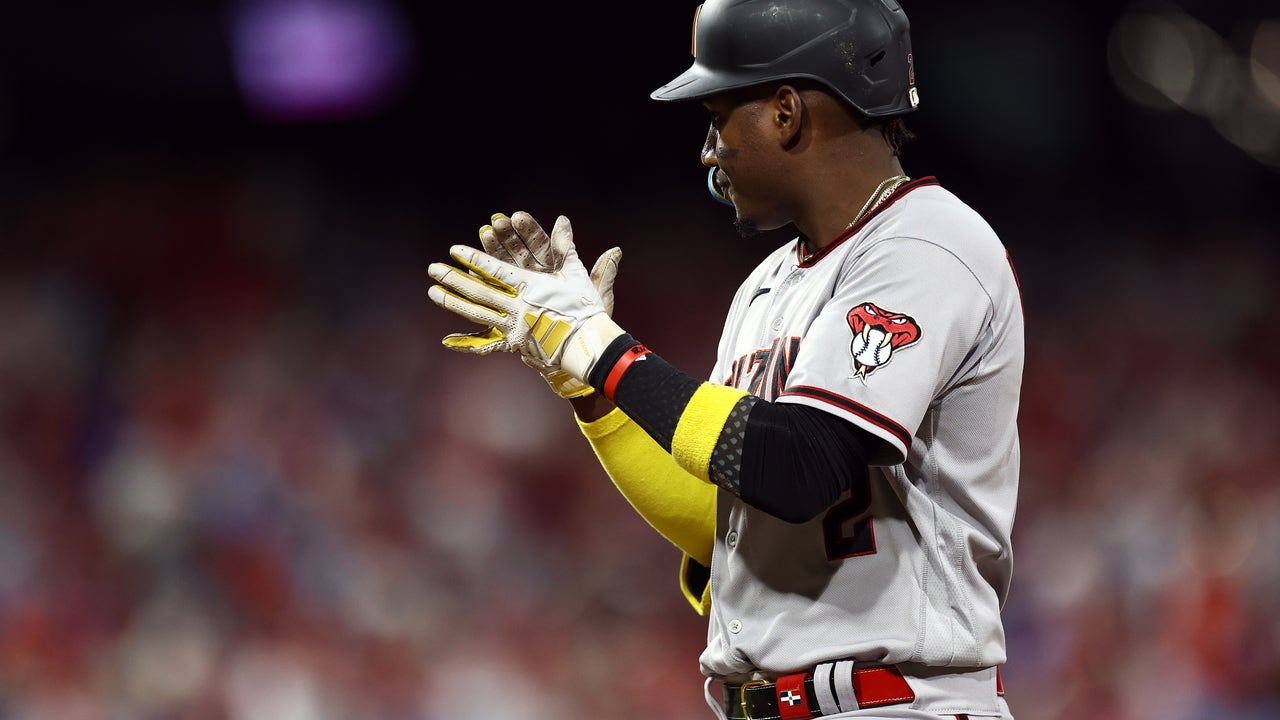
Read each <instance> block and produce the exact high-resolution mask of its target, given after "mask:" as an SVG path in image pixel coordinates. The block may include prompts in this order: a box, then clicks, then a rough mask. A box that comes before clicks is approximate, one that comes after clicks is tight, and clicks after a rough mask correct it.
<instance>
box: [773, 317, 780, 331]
mask: <svg viewBox="0 0 1280 720" xmlns="http://www.w3.org/2000/svg"><path fill="white" fill-rule="evenodd" d="M773 329H774V330H781V329H782V318H775V319H774V321H773Z"/></svg>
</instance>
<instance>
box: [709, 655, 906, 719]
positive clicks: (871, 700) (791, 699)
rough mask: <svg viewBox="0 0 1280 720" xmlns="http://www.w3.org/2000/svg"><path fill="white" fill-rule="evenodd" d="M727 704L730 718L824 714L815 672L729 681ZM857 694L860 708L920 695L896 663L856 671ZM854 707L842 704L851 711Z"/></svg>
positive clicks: (804, 716) (726, 691) (797, 716)
mask: <svg viewBox="0 0 1280 720" xmlns="http://www.w3.org/2000/svg"><path fill="white" fill-rule="evenodd" d="M724 690H725V705H726V709H727V710H728V711H729V718H730V720H792V718H817V717H822V711H821V710H820V709H819V705H818V696H817V694H816V693H815V692H814V689H813V676H812V675H810V674H808V673H796V674H795V675H784V676H782V677H780V678H778V679H777V681H775V682H764V681H753V682H748V683H743V684H741V685H730V684H728V683H725V686H724ZM853 695H854V697H855V698H857V701H858V707H859V708H873V707H880V706H882V705H897V704H899V703H909V702H911V701H913V700H915V699H916V695H915V693H914V692H912V691H911V686H910V685H908V684H907V681H906V679H905V678H903V677H902V673H901V672H900V671H899V670H898V668H896V667H894V666H892V665H884V666H879V667H870V668H859V669H856V670H854V671H853ZM853 709H854V708H842V709H841V712H848V711H849V710H853Z"/></svg>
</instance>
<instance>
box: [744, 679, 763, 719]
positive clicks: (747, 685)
mask: <svg viewBox="0 0 1280 720" xmlns="http://www.w3.org/2000/svg"><path fill="white" fill-rule="evenodd" d="M768 684H769V681H768V680H748V681H747V682H744V683H742V684H741V685H739V686H738V705H740V706H742V717H743V718H744V719H745V720H754V718H752V717H751V710H750V709H749V708H748V707H747V688H750V687H760V686H761V685H768Z"/></svg>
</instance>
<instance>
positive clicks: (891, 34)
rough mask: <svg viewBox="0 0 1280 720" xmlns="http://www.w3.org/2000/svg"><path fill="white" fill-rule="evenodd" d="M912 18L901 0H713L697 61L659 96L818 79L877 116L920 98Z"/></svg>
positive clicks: (702, 17) (905, 108)
mask: <svg viewBox="0 0 1280 720" xmlns="http://www.w3.org/2000/svg"><path fill="white" fill-rule="evenodd" d="M909 30H910V23H908V22H907V14H906V12H904V11H903V9H902V6H900V5H899V4H898V3H897V0H708V1H707V2H705V3H703V4H702V5H700V6H698V11H697V14H696V15H695V16H694V26H693V58H694V59H693V65H691V66H689V69H688V70H685V71H684V72H683V73H681V74H680V75H679V76H678V77H676V78H675V79H674V80H672V81H671V82H669V83H667V84H666V85H663V86H662V87H660V88H658V89H657V90H654V91H653V93H652V95H651V97H652V98H653V99H654V100H700V99H702V98H705V97H708V96H710V95H715V94H717V93H720V92H723V91H725V90H734V89H737V88H742V87H747V86H749V85H756V84H759V83H765V82H770V81H774V80H784V79H787V78H810V79H813V80H817V81H819V82H821V83H823V84H824V85H826V86H827V87H829V88H831V89H832V90H833V91H835V92H836V93H837V94H838V95H839V96H840V97H843V98H844V99H845V100H846V101H848V102H849V104H850V105H852V106H853V107H855V108H857V109H858V111H859V112H861V113H862V114H863V115H866V116H869V117H886V116H890V115H899V114H902V113H906V112H911V111H912V110H915V109H916V106H917V105H919V104H920V97H919V95H918V94H917V92H916V77H915V74H916V73H915V65H914V63H913V61H912V57H911V35H910V32H909Z"/></svg>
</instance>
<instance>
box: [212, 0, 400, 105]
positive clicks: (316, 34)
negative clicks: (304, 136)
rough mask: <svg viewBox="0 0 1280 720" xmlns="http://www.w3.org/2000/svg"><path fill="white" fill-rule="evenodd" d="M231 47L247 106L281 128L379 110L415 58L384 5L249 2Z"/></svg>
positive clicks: (237, 16) (238, 11)
mask: <svg viewBox="0 0 1280 720" xmlns="http://www.w3.org/2000/svg"><path fill="white" fill-rule="evenodd" d="M231 40H232V53H233V62H234V64H235V72H236V77H237V80H238V81H239V84H240V89H241V92H242V93H243V95H244V99H245V102H246V103H247V104H248V106H249V108H250V109H251V110H253V111H254V112H255V113H256V114H258V115H259V116H260V117H262V118H264V119H267V120H271V121H277V122H290V121H300V120H319V119H334V118H342V117H350V116H357V115H367V114H370V113H371V112H374V111H376V110H378V109H379V108H381V107H383V106H384V105H385V104H386V103H387V102H388V101H389V100H391V98H392V96H393V95H394V94H395V93H396V91H397V90H398V89H399V87H400V83H401V80H402V79H403V76H404V71H405V69H406V66H407V60H408V58H409V55H410V52H409V51H410V48H409V39H408V35H407V33H406V32H405V30H404V28H403V26H402V25H401V22H400V18H399V17H398V16H397V15H396V13H395V12H393V10H392V9H391V8H390V7H389V6H388V5H387V4H386V3H385V2H382V1H380V0H243V1H242V2H239V3H236V4H235V5H233V7H232V16H231Z"/></svg>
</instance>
